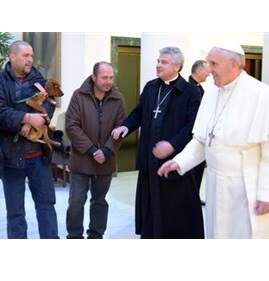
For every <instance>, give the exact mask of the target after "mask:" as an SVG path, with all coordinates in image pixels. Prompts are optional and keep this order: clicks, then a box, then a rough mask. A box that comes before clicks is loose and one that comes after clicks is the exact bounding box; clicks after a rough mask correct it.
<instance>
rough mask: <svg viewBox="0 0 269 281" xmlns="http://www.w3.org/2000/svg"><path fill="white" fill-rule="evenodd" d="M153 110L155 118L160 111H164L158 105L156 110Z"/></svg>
mask: <svg viewBox="0 0 269 281" xmlns="http://www.w3.org/2000/svg"><path fill="white" fill-rule="evenodd" d="M153 112H154V113H155V115H154V119H156V118H157V117H158V114H159V113H162V111H161V110H160V107H159V106H157V108H156V109H155V110H153Z"/></svg>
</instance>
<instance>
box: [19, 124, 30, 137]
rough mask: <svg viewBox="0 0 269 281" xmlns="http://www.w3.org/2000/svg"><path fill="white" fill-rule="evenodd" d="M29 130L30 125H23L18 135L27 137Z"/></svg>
mask: <svg viewBox="0 0 269 281" xmlns="http://www.w3.org/2000/svg"><path fill="white" fill-rule="evenodd" d="M31 128H32V126H31V125H30V124H24V125H23V126H22V127H21V131H20V135H21V136H23V137H25V138H26V137H27V136H28V135H29V133H30V130H31Z"/></svg>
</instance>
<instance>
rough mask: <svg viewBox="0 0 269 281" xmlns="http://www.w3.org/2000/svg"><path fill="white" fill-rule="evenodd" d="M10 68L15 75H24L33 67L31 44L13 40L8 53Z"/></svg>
mask: <svg viewBox="0 0 269 281" xmlns="http://www.w3.org/2000/svg"><path fill="white" fill-rule="evenodd" d="M8 57H9V61H10V64H11V68H12V70H13V72H14V73H15V75H16V77H18V78H20V77H25V76H26V75H28V74H29V73H30V72H31V70H32V67H33V60H34V52H33V48H32V46H31V45H30V44H29V43H27V42H25V41H15V42H13V43H12V44H11V45H10V47H9V53H8Z"/></svg>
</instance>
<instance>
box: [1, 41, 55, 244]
mask: <svg viewBox="0 0 269 281" xmlns="http://www.w3.org/2000/svg"><path fill="white" fill-rule="evenodd" d="M33 56H34V53H33V49H32V47H31V45H29V44H28V43H27V42H25V41H16V42H14V43H12V44H11V46H10V49H9V62H8V63H7V64H6V66H5V69H4V70H3V72H1V74H0V144H1V149H2V152H3V166H4V167H3V175H2V181H3V186H4V193H5V200H6V209H7V235H8V238H21V239H22V238H27V222H26V219H25V207H24V197H25V179H26V178H28V183H29V189H30V191H31V194H32V198H33V200H34V203H35V208H36V216H37V221H38V229H39V235H40V238H47V239H48V238H49V239H52V238H58V227H57V216H56V212H55V208H54V205H55V190H54V185H53V179H52V175H51V171H50V168H49V163H48V159H47V157H46V156H45V155H44V152H43V147H42V145H41V144H40V143H34V142H31V141H29V140H27V139H26V136H27V135H28V134H29V132H30V129H31V128H32V127H33V128H36V129H38V128H40V127H41V126H43V125H44V124H45V118H44V117H45V115H44V114H40V113H35V112H34V111H33V110H32V109H31V108H30V107H28V106H27V105H26V101H27V100H28V99H29V98H31V97H32V96H33V95H34V94H35V93H36V92H38V89H37V88H36V87H35V85H34V84H35V83H36V82H38V83H39V84H41V85H42V86H44V84H45V82H46V80H45V79H44V78H43V77H42V75H41V74H40V72H39V71H38V70H37V69H36V68H34V67H33ZM44 107H45V108H46V109H47V112H48V115H49V117H52V114H53V112H54V106H52V105H51V104H50V103H48V102H45V104H44Z"/></svg>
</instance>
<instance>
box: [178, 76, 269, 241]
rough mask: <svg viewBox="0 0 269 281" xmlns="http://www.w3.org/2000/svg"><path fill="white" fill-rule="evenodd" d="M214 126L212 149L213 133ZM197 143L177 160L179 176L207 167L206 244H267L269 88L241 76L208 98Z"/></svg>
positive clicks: (196, 127) (201, 112)
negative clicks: (259, 210) (263, 207)
mask: <svg viewBox="0 0 269 281" xmlns="http://www.w3.org/2000/svg"><path fill="white" fill-rule="evenodd" d="M214 126H215V129H214V135H215V138H214V139H213V140H212V143H211V145H210V146H209V142H210V138H209V133H210V132H211V131H212V127H214ZM193 134H194V138H193V140H192V141H191V142H190V143H189V144H188V145H187V146H186V148H185V149H184V151H183V152H182V153H180V154H178V155H177V156H176V157H175V158H174V160H175V161H176V162H177V163H178V164H179V166H180V169H181V170H180V171H179V173H180V174H185V173H186V172H187V171H189V170H190V169H192V168H193V167H195V166H196V165H198V164H199V163H201V162H202V161H204V160H206V161H207V174H206V209H205V216H206V218H205V225H206V237H207V238H235V239H238V238H269V214H266V215H263V216H256V215H255V210H254V208H255V203H256V201H257V200H259V201H264V202H269V87H268V86H267V85H265V84H264V83H261V82H259V81H258V80H256V79H254V78H252V77H251V76H249V75H248V74H247V73H246V72H244V71H243V72H242V73H241V74H240V76H239V77H238V78H237V79H236V80H235V81H233V82H232V83H231V84H229V85H226V86H224V87H223V88H218V87H215V86H214V88H213V89H212V90H210V91H208V92H207V93H205V95H204V97H203V100H202V103H201V106H200V109H199V112H198V115H197V119H196V122H195V125H194V129H193Z"/></svg>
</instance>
